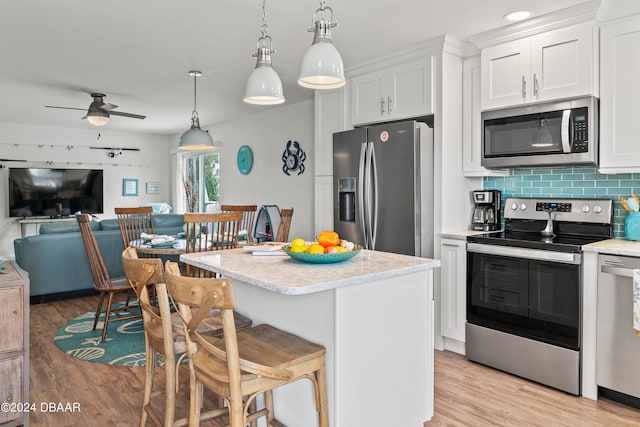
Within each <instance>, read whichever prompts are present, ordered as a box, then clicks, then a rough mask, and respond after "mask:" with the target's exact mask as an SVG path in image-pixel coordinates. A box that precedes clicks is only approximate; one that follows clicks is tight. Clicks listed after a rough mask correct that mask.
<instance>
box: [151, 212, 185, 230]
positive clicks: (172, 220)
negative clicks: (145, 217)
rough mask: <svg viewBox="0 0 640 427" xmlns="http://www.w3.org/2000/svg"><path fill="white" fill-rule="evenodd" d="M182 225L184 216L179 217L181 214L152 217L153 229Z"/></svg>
mask: <svg viewBox="0 0 640 427" xmlns="http://www.w3.org/2000/svg"><path fill="white" fill-rule="evenodd" d="M183 225H184V215H181V214H158V215H153V227H154V228H167V227H182V226H183Z"/></svg>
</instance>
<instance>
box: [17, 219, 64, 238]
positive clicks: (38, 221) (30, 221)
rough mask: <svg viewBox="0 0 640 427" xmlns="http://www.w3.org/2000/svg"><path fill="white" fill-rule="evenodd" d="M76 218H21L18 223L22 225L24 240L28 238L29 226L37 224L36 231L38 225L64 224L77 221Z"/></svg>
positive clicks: (21, 232) (21, 231)
mask: <svg viewBox="0 0 640 427" xmlns="http://www.w3.org/2000/svg"><path fill="white" fill-rule="evenodd" d="M75 220H76V219H75V218H50V217H41V218H20V219H18V223H19V224H20V235H21V236H22V238H24V237H26V236H27V225H28V224H36V229H37V227H38V224H43V223H45V222H64V221H75Z"/></svg>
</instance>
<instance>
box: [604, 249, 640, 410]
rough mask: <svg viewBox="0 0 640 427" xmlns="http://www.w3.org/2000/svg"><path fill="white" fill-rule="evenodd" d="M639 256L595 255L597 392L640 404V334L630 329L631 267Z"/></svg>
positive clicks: (639, 262)
mask: <svg viewBox="0 0 640 427" xmlns="http://www.w3.org/2000/svg"><path fill="white" fill-rule="evenodd" d="M634 269H640V258H632V257H624V256H614V255H600V256H599V257H598V312H597V316H598V317H597V350H596V351H597V353H596V383H597V384H598V391H599V393H600V394H601V395H602V396H604V397H608V398H611V399H614V400H619V401H622V402H623V403H626V404H630V405H633V406H635V407H640V369H638V361H640V337H638V336H636V333H635V330H634V329H633V270H634Z"/></svg>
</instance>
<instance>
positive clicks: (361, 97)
mask: <svg viewBox="0 0 640 427" xmlns="http://www.w3.org/2000/svg"><path fill="white" fill-rule="evenodd" d="M432 67H433V58H432V57H427V58H425V59H420V60H416V61H411V62H406V63H403V64H399V65H396V66H393V67H390V68H386V69H383V70H379V71H374V72H370V73H364V74H360V75H357V76H355V77H353V78H352V79H351V99H350V102H351V122H352V124H353V125H354V126H355V125H361V124H366V123H376V122H383V121H390V120H399V119H406V118H412V117H419V116H425V115H430V114H433V73H432Z"/></svg>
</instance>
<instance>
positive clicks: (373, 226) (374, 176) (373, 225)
mask: <svg viewBox="0 0 640 427" xmlns="http://www.w3.org/2000/svg"><path fill="white" fill-rule="evenodd" d="M369 144H371V150H370V153H371V156H370V159H371V160H370V162H369V165H370V166H369V167H370V168H371V175H370V176H371V181H372V183H373V202H372V203H371V202H370V203H369V207H370V209H371V210H370V211H369V212H370V214H371V213H372V215H370V216H371V217H372V219H371V220H370V221H369V227H370V237H371V249H372V250H373V249H375V248H376V234H377V231H378V169H377V168H376V152H375V145H374V144H373V142H370V143H369Z"/></svg>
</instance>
